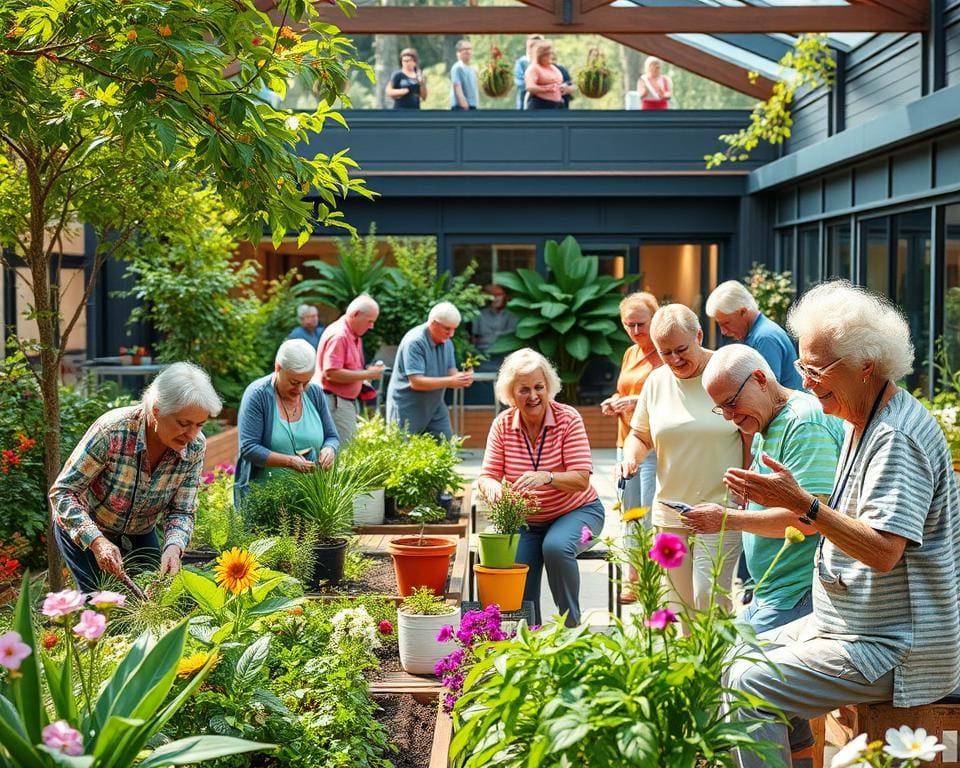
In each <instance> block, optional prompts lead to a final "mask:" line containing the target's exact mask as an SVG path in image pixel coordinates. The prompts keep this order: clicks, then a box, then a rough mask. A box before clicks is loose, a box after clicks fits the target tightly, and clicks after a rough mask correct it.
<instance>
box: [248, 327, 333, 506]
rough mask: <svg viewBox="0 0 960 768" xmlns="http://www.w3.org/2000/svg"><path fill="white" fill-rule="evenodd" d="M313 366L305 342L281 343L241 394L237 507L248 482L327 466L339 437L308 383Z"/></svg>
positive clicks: (317, 389)
mask: <svg viewBox="0 0 960 768" xmlns="http://www.w3.org/2000/svg"><path fill="white" fill-rule="evenodd" d="M315 367H316V352H315V351H314V349H313V347H312V346H310V344H309V343H308V342H306V341H303V340H302V339H291V340H289V341H285V342H283V344H281V345H280V349H279V350H277V359H276V363H275V365H274V372H273V373H271V374H270V375H268V376H264V377H263V378H260V379H257V380H256V381H254V382H253V383H252V384H250V385H249V386H248V387H247V389H246V391H245V392H244V393H243V399H242V400H241V401H240V411H239V412H238V414H237V426H238V431H239V433H240V458H239V459H238V461H237V475H236V483H235V485H234V500H235V502H236V504H237V506H239V505H240V502H241V501H242V500H243V497H244V496H246V494H247V491H248V490H249V487H250V483H252V482H254V483H255V482H261V481H263V480H266V479H268V478H270V477H273V476H275V475H277V474H278V473H282V472H289V471H295V472H313V471H314V470H315V469H316V468H317V467H320V468H321V469H329V468H330V467H332V466H333V460H334V458H335V457H336V452H337V450H338V449H339V448H340V436H339V435H338V434H337V428H336V427H335V426H334V424H333V418H332V417H331V416H330V410H329V408H327V401H326V399H325V398H324V396H323V390H321V389H320V387H319V386H318V385H317V384H314V383H312V382H311V379H312V378H313V372H314V369H315Z"/></svg>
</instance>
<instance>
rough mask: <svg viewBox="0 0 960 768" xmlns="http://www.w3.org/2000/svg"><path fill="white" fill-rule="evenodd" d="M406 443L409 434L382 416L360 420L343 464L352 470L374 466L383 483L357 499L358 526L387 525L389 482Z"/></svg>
mask: <svg viewBox="0 0 960 768" xmlns="http://www.w3.org/2000/svg"><path fill="white" fill-rule="evenodd" d="M404 443H405V434H404V432H403V430H402V429H401V428H400V426H399V425H398V424H395V423H392V422H391V423H387V422H386V421H384V419H383V417H382V416H380V415H379V414H375V415H373V416H371V417H369V418H361V419H360V421H359V423H358V426H357V431H356V432H355V433H354V435H353V437H352V438H351V439H350V443H349V445H347V447H346V448H345V449H344V451H343V453H342V454H341V456H340V461H342V462H343V463H344V464H346V465H349V466H354V465H356V464H363V463H371V464H374V465H376V467H377V474H378V475H379V476H380V480H379V482H378V484H377V486H376V487H374V488H372V489H370V490H369V491H368V492H366V493H364V494H361V495H360V496H358V497H357V498H356V499H355V501H354V506H353V523H354V525H357V526H360V525H381V524H382V523H383V520H384V514H385V509H384V492H385V485H386V480H387V478H388V477H389V476H390V474H391V473H392V472H393V470H394V467H396V466H397V464H398V457H399V455H400V454H401V453H402V452H403V448H404Z"/></svg>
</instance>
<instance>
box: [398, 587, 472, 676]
mask: <svg viewBox="0 0 960 768" xmlns="http://www.w3.org/2000/svg"><path fill="white" fill-rule="evenodd" d="M456 611H457V608H456V606H454V605H450V604H449V603H447V602H446V601H445V600H444V599H443V598H442V597H439V596H437V595H436V594H434V593H433V592H432V591H431V590H430V589H427V588H426V587H421V588H419V589H416V590H414V591H413V593H412V594H411V595H410V596H409V597H407V598H406V600H404V601H403V602H402V603H401V604H400V607H399V608H398V609H397V644H398V646H399V648H400V665H401V666H402V667H403V668H404V670H405V671H406V672H409V673H410V674H411V675H432V674H433V673H434V672H433V669H434V667H435V666H436V664H437V662H438V661H440V659H442V658H444V657H445V656H446V655H447V654H448V653H450V651H451V650H453V643H452V642H451V641H450V640H446V641H444V642H441V641H439V640H438V639H437V635H438V634H440V630H441V629H442V628H443V627H444V626H446V625H448V624H450V621H451V617H452V616H453V614H455V613H456Z"/></svg>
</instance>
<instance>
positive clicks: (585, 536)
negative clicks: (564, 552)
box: [580, 526, 593, 544]
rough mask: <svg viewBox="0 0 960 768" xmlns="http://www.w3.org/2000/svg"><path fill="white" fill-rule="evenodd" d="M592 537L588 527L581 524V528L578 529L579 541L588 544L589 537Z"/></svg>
mask: <svg viewBox="0 0 960 768" xmlns="http://www.w3.org/2000/svg"><path fill="white" fill-rule="evenodd" d="M592 538H593V533H592V532H591V531H590V529H589V528H587V526H583V528H581V529H580V543H581V544H589V543H590V539H592Z"/></svg>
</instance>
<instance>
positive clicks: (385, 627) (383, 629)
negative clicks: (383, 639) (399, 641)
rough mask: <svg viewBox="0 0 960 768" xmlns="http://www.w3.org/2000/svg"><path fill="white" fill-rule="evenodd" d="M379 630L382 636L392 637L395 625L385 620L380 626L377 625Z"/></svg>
mask: <svg viewBox="0 0 960 768" xmlns="http://www.w3.org/2000/svg"><path fill="white" fill-rule="evenodd" d="M377 629H379V630H380V634H381V635H392V634H393V624H391V623H390V622H389V621H387V620H386V619H384V620H383V621H381V622H380V623H379V624H377Z"/></svg>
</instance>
